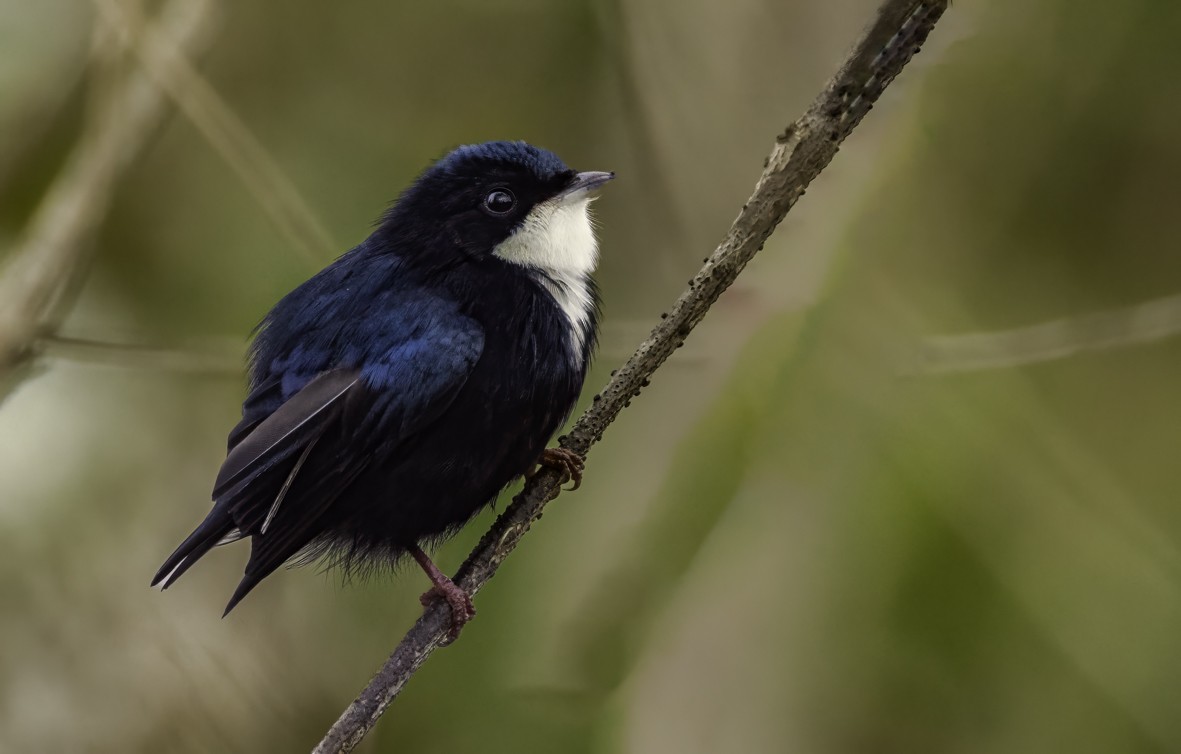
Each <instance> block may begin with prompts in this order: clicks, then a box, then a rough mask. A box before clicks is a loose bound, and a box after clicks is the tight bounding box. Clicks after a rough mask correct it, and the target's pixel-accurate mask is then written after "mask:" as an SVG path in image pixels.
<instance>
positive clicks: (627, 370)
mask: <svg viewBox="0 0 1181 754" xmlns="http://www.w3.org/2000/svg"><path fill="white" fill-rule="evenodd" d="M947 5H948V3H947V0H943V1H942V2H934V1H929V2H923V1H922V0H885V2H883V3H882V5H881V6H880V8H879V9H878V11H877V15H876V17H875V18H874V20H873V22H872V23H871V24H870V25H869V27H868V28H866V30H865V31H864V32H863V33H862V36H861V38H860V39H859V40H858V41H857V43H856V44H855V46H854V48H853V50H852V52H851V53H850V54H849V57H848V58H847V59H846V60H845V62H844V64H843V65H842V66H841V68H840V70H839V71H838V72H837V74H836V75H835V76H834V77H833V78H832V79H831V80H830V81H829V82H828V84H827V85H826V86H825V88H824V91H823V92H821V93H820V95H819V96H818V97H817V98H816V100H815V101H814V102H813V103H812V105H811V107H809V108H808V110H807V112H805V113H804V115H803V116H801V117H800V118H799V120H797V121H795V122H794V123H792V124H791V125H789V126H788V127H787V128H786V129H785V130H784V131H783V133H782V134H780V135H779V137H778V138H777V139H776V141H775V145H774V147H773V148H772V149H771V154H770V155H769V156H768V157H767V162H766V165H765V166H764V170H763V173H762V175H760V176H759V179H758V182H757V183H756V184H755V188H754V193H753V194H751V196H750V198H749V199H747V201H746V204H744V205H743V207H742V210H741V211H740V212H739V214H738V217H737V219H735V220H734V224H733V225H731V226H730V230H729V232H728V233H727V234H726V237H725V238H724V239H723V240H722V242H721V243H720V244H719V245H718V247H717V249H716V250H715V251H714V253H713V254H712V255H710V257H709V258H708V260H707V261H706V263H705V266H704V267H702V268H701V270H700V271H699V272H698V273H697V275H696V276H695V277H694V278H693V280H691V281H690V282H689V288H688V290H686V291H685V292H684V293H682V294H681V296H680V298H678V299H677V301H676V303H674V304H673V306H672V308H671V309H670V310H669V311H668V312H667V314H665V315H663V316H662V318H661V320H660V322H659V324H657V326H656V328H655V329H654V330H653V331H652V334H651V336H649V338H648V339H647V340H645V341H644V342H643V343H641V344H640V347H639V348H637V349H636V352H635V353H634V354H632V356H631V358H629V359H628V360H627V362H626V363H624V365H623V366H622V367H620V368H619V369H618V370H616V371H615V372H614V373H613V376H612V378H611V381H610V382H609V383H608V384H607V386H606V388H604V389H603V391H602V392H601V393H599V395H597V396H595V401H594V404H593V405H592V406H591V407H590V409H588V410H587V412H586V413H585V414H583V415H582V417H581V418H579V419H578V421H577V422H576V423H575V424H574V426H573V427H572V428H571V430H570V432H569V434H568V435H566V436H564V437H562V438H560V444H561V445H562V446H563V447H565V448H569V449H571V450H574V451H576V452H578V453H581V454H586V452H587V451H588V450H589V449H590V447H591V446H592V445H593V444H594V443H596V442H598V440H599V439H601V438H602V435H603V432H604V430H606V428H607V426H608V425H609V424H611V422H612V421H614V420H615V417H616V416H618V415H619V412H620V411H622V410H623V409H624V408H625V407H626V406H627V405H628V403H629V402H630V401H631V399H632V398H633V397H635V396H637V395H639V394H640V390H641V389H642V388H644V387H646V386H647V385H648V380H649V378H651V376H652V374H653V373H654V372H655V371H656V369H657V368H658V367H659V366H660V365H661V364H663V363H664V361H665V359H667V358H668V357H669V355H670V354H672V352H673V351H674V350H676V349H677V348H678V347H679V346H680V345H681V343H683V342H684V340H685V338H686V337H688V335H689V333H690V332H691V331H692V330H693V328H694V327H695V326H696V325H697V323H699V322H700V321H701V320H702V318H704V317H705V315H706V313H707V312H708V311H709V308H710V306H711V305H712V304H713V303H714V301H716V300H717V298H718V296H719V295H721V293H722V291H724V290H726V288H728V287H729V286H730V284H731V283H733V282H734V279H735V278H736V277H738V274H739V273H740V272H741V271H742V269H743V268H744V267H745V266H746V264H747V262H749V261H750V260H751V258H752V257H754V255H755V254H756V253H757V252H758V251H759V249H761V248H762V247H763V244H764V243H765V242H766V240H767V238H768V237H769V236H770V235H771V233H772V232H773V231H774V230H775V228H776V226H778V225H779V223H780V221H782V220H783V218H784V216H785V215H786V214H787V212H788V210H790V209H791V208H792V206H794V205H795V203H796V201H798V200H799V198H800V197H801V196H803V194H804V191H805V190H806V189H807V187H808V185H809V184H811V182H812V180H813V179H814V178H815V177H816V176H817V175H819V173H820V171H822V170H823V169H824V168H825V166H827V165H828V163H829V161H830V160H831V159H832V158H833V155H835V154H836V152H837V148H838V147H839V146H840V144H841V142H842V141H843V140H844V139H845V137H846V136H848V134H849V132H850V131H852V130H853V128H854V127H855V126H856V125H857V124H858V123H859V122H860V121H861V119H862V117H863V116H864V115H865V114H866V113H867V112H868V111H869V110H870V108H871V107H873V103H874V102H875V101H876V100H877V98H878V96H879V95H880V94H881V93H882V90H883V89H885V88H886V86H888V85H889V83H890V82H891V81H893V79H894V77H895V76H897V75H898V73H899V72H900V71H901V70H902V68H903V67H904V66H905V65H906V63H907V62H908V61H909V60H910V58H911V56H912V55H914V53H915V52H917V51H918V49H919V47H920V46H921V45H922V43H923V41H924V40H925V39H926V37H927V34H928V33H929V32H930V31H931V29H932V28H933V27H934V25H935V23H936V21H938V20H939V17H940V16H941V15H942V14H943V12H944V11H945V10H946V9H947ZM559 485H560V478H559V475H558V472H556V471H553V470H545V471H542V472H541V473H539V474H537V475H536V476H534V477H532V478H531V479H530V480H529V482H528V483H527V484H526V485H525V488H524V490H522V492H521V494H520V495H518V496H517V498H516V499H515V500H514V501H513V503H512V504H511V505H510V506H509V507H508V508H507V509H506V510H505V511H504V513H503V514H501V516H500V517H499V518H498V519H497V520H496V523H494V524H493V525H492V528H491V529H490V530H489V531H488V533H487V534H485V535H484V537H483V539H481V540H480V543H479V544H478V545H477V546H476V549H475V550H473V551H472V553H471V555H469V556H468V559H467V561H466V562H465V563H464V564H463V566H462V567H461V568H460V569H459V572H458V574H456V577H455V581H456V583H457V584H459V585H460V586H461V587H463V588H464V589H466V590H467V591H468V592H469V593H470V594H473V595H474V594H476V593H477V592H479V591H480V589H481V588H482V587H483V586H484V584H485V583H487V581H488V580H489V579H490V578H492V576H493V575H494V574H495V573H496V571H497V569H498V568H499V567H500V564H501V563H502V562H503V561H504V559H505V558H506V557H508V555H509V553H511V552H512V551H513V549H514V548H515V547H516V546H517V543H518V542H519V541H520V540H521V537H523V536H524V535H525V532H527V531H528V530H529V527H530V525H531V524H532V523H533V521H535V520H536V519H537V518H538V517H539V516H540V515H541V512H542V509H543V508H544V507H545V505H546V503H548V502H549V501H550V500H552V499H554V498H555V497H556V496H557V495H558V493H559V491H560V488H559ZM450 620H451V617H450V611H449V610H448V609H447V607H446V606H445V605H443V604H442V603H441V602H439V603H436V604H435V605H434V606H433V607H431V608H428V609H427V610H426V611H425V612H424V614H423V616H422V617H421V618H419V620H418V622H417V623H415V624H414V627H413V628H411V629H410V631H409V632H408V633H407V634H406V636H405V637H404V638H403V639H402V641H401V643H400V644H399V645H398V646H397V648H396V649H395V650H394V652H393V654H392V655H390V658H389V660H387V661H386V663H385V665H384V666H383V667H382V668H381V670H379V671H378V673H377V675H376V676H374V677H373V680H372V681H370V683H369V685H368V686H367V687H366V688H365V690H364V691H362V692H361V695H360V696H358V697H357V698H356V700H354V701H353V703H352V704H350V705H349V707H348V709H346V710H345V711H344V713H343V714H342V715H341V716H340V718H339V719H338V720H337V721H336V723H335V724H334V725H333V726H332V728H331V730H329V731H328V733H327V735H326V736H325V737H324V739H323V740H322V741H321V742H320V744H319V745H318V746H317V747H316V749H315V754H336V753H337V752H348V751H351V750H352V749H353V747H355V746H356V745H357V744H358V743H360V741H361V740H362V739H363V738H364V737H365V734H366V733H367V732H368V731H369V729H370V728H372V727H373V725H374V724H375V723H376V722H377V720H378V718H379V717H380V716H381V714H382V713H383V712H384V711H385V710H386V708H387V707H389V705H390V703H391V702H393V700H394V699H395V698H396V697H397V695H398V693H399V692H400V691H401V690H402V688H403V687H404V686H405V685H406V682H407V681H408V680H409V679H410V677H411V676H412V675H413V674H414V673H415V671H417V670H418V668H419V667H420V666H421V665H422V664H423V662H425V661H426V659H427V658H428V657H430V655H431V653H432V652H434V651H435V649H437V648H438V647H439V646H441V645H442V644H443V643H444V641H445V639H446V636H447V629H448V626H449V624H450Z"/></svg>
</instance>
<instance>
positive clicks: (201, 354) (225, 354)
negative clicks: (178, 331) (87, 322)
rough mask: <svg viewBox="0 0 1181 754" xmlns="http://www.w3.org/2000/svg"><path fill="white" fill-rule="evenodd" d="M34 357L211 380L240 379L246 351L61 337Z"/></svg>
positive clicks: (40, 344) (48, 340)
mask: <svg viewBox="0 0 1181 754" xmlns="http://www.w3.org/2000/svg"><path fill="white" fill-rule="evenodd" d="M36 348H37V357H38V358H41V359H50V360H59V361H71V362H76V363H80V364H95V365H99V366H111V367H117V368H120V369H147V370H153V371H160V372H178V373H182V374H196V375H206V376H213V377H238V378H240V377H242V375H243V374H244V373H245V371H246V354H245V348H243V347H242V346H241V345H240V344H235V345H230V344H229V343H226V344H224V345H222V344H213V343H211V344H208V345H205V344H202V345H193V346H186V347H180V348H175V347H174V348H170V347H166V346H156V345H146V344H142V343H114V342H111V341H105V340H90V339H88V338H75V337H69V336H64V335H47V336H45V337H43V338H40V339H38V341H37V346H36Z"/></svg>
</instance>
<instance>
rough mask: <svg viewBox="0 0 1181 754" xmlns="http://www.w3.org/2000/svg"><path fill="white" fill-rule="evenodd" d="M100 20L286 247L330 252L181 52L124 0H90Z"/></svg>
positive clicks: (271, 165) (296, 198) (290, 187)
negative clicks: (255, 203) (242, 187)
mask: <svg viewBox="0 0 1181 754" xmlns="http://www.w3.org/2000/svg"><path fill="white" fill-rule="evenodd" d="M93 3H94V6H95V8H96V10H98V12H99V14H100V16H101V17H102V18H103V20H104V21H106V22H107V23H108V24H109V25H110V26H111V27H112V28H113V29H115V30H116V31H117V32H118V33H119V41H120V43H121V44H123V45H124V46H125V47H127V49H128V50H129V51H130V52H131V53H132V54H133V55H135V56H136V57H137V58H138V59H139V61H140V63H141V64H142V65H143V68H144V71H145V72H146V73H147V74H148V76H149V77H151V79H152V80H153V81H155V82H156V85H157V86H159V87H160V88H161V89H162V90H164V91H165V92H166V93H167V94H168V96H169V97H171V98H172V99H173V101H175V103H176V106H177V107H178V108H179V109H180V111H181V112H182V113H184V114H185V116H186V117H187V118H188V119H189V120H190V121H191V122H192V123H193V125H194V127H196V129H197V130H198V131H199V132H200V133H201V135H202V136H204V137H205V139H206V141H208V142H209V144H210V146H212V147H213V148H214V150H215V151H216V152H217V153H218V154H220V155H221V157H222V159H224V160H225V162H226V164H227V165H228V166H229V167H230V169H232V170H233V171H234V172H235V173H237V174H238V178H239V179H240V180H241V181H242V183H243V184H244V185H245V186H246V189H247V190H248V191H249V192H250V193H251V195H253V196H254V198H255V200H256V201H258V203H259V206H261V207H262V209H263V211H264V212H265V213H266V214H267V216H268V217H269V218H270V219H271V221H272V222H273V223H274V224H275V227H276V228H277V229H278V230H279V231H280V232H281V233H283V235H284V236H285V237H286V238H287V240H288V242H289V243H290V244H291V245H292V246H293V247H294V248H295V249H296V250H298V251H299V252H300V254H302V255H303V257H304V258H305V259H306V260H307V261H309V262H311V263H312V264H317V262H318V260H322V259H325V258H327V257H328V256H329V255H330V254H332V253H335V249H336V244H335V243H333V241H332V238H331V236H330V235H329V233H328V231H327V230H326V229H325V228H324V225H323V224H322V223H320V221H319V220H318V219H317V218H316V213H314V212H312V209H311V207H309V206H308V204H307V202H305V201H304V199H303V197H302V196H301V195H300V193H299V191H298V190H297V189H296V188H295V184H293V183H292V182H291V179H290V178H288V177H287V175H286V174H285V173H284V172H283V169H282V168H280V167H279V164H278V163H276V162H275V160H274V158H272V157H271V155H270V153H269V152H267V150H266V148H264V147H263V145H262V144H261V143H260V142H259V140H258V138H257V137H255V135H254V134H253V133H252V132H251V131H250V129H249V128H248V127H247V126H246V124H245V123H243V122H242V120H241V119H240V118H239V117H238V116H237V114H236V113H235V112H234V110H233V109H232V108H231V107H230V106H229V104H227V103H226V101H225V100H224V99H222V97H221V95H219V94H218V93H217V90H216V89H214V88H213V86H212V85H211V84H210V83H209V81H208V80H206V79H205V77H203V76H202V75H201V73H200V72H199V71H198V70H197V69H196V67H195V66H194V65H193V63H192V60H190V58H189V57H188V56H187V55H186V54H185V51H184V50H183V49H181V48H179V47H177V46H176V45H174V44H171V43H170V42H169V40H168V39H167V37H165V36H164V35H162V34H161V32H160V30H159V29H158V28H157V27H156V25H155V24H153V23H151V22H150V21H148V20H147V19H145V18H143V17H141V16H140V15H139V14H138V12H137V10H136V8H135V5H134V4H133V3H128V2H126V1H125V0H93Z"/></svg>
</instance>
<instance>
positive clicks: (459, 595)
mask: <svg viewBox="0 0 1181 754" xmlns="http://www.w3.org/2000/svg"><path fill="white" fill-rule="evenodd" d="M444 578H446V577H444ZM437 600H446V602H447V604H448V606H450V607H451V628H450V629H449V630H448V631H447V640H446V641H445V642H443V644H444V645H447V644H450V643H451V642H453V641H455V640H456V639H458V638H459V632H460V631H462V630H463V627H464V626H465V625H467V622H468V621H470V620H471V619H472V618H474V617H476V606H475V605H473V604H472V598H471V596H470V595H468V593H467V592H465V591H463V590H462V589H460V588H459V587H457V586H456V585H455V582H454V581H452V580H451V579H447V580H446V581H445V582H443V583H442V584H435V585H434V586H432V587H431V588H430V589H428V590H426V591H425V592H423V593H422V596H421V597H419V598H418V601H419V602H421V603H422V606H423V607H430V606H431V605H432V604H434V603H435V602H436V601H437Z"/></svg>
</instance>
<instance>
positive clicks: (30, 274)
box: [0, 0, 214, 400]
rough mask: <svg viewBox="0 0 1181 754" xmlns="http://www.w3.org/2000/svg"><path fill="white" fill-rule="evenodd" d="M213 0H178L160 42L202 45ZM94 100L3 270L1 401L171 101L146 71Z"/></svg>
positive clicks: (81, 270)
mask: <svg viewBox="0 0 1181 754" xmlns="http://www.w3.org/2000/svg"><path fill="white" fill-rule="evenodd" d="M212 10H213V6H212V4H211V3H210V2H209V1H208V0H172V2H170V3H168V5H166V6H165V7H164V9H163V10H162V11H161V13H160V18H161V28H162V31H161V32H160V34H161V36H162V37H164V38H166V39H168V40H169V42H168V43H169V44H172V45H176V46H177V47H178V48H179V47H183V48H187V49H189V50H190V51H195V50H196V49H197V48H198V47H201V46H203V44H204V42H205V41H206V39H207V37H208V34H207V32H208V31H209V30H210V28H211V22H212V20H213V17H214V16H213V13H212ZM105 94H106V96H103V97H96V98H95V99H94V100H93V101H92V105H91V110H90V112H89V114H88V117H87V124H86V126H85V130H84V131H83V133H82V135H81V137H79V140H78V143H77V144H76V145H75V147H74V149H73V152H72V153H71V154H70V156H69V158H68V159H67V161H66V163H65V166H64V167H63V168H62V169H61V171H60V173H59V174H58V176H57V178H56V179H55V180H54V182H53V184H52V185H51V186H50V188H49V189H48V190H47V191H46V193H45V196H44V197H43V198H42V200H41V203H40V205H38V207H37V209H36V211H35V212H34V214H33V216H32V218H31V220H30V221H29V224H28V226H27V227H26V228H25V230H24V234H23V237H22V238H21V240H20V241H18V243H17V245H16V247H15V248H14V249H13V251H12V252H11V254H10V255H9V257H8V260H7V263H6V264H5V266H4V268H3V270H2V271H0V400H2V399H3V398H4V396H5V395H6V394H7V390H9V389H11V387H12V385H13V382H14V380H12V379H8V378H9V377H10V376H11V374H10V373H11V372H12V371H13V370H15V369H16V368H17V367H19V366H21V365H23V364H25V363H27V362H28V360H29V358H30V356H31V355H32V349H33V344H34V341H35V340H36V339H37V337H38V336H39V335H41V334H43V331H44V330H45V329H46V328H47V327H49V328H50V329H52V326H53V325H54V324H55V323H54V322H51V321H50V320H51V319H52V320H58V319H60V312H62V311H64V309H65V307H66V305H68V303H69V302H68V301H66V300H64V299H68V298H69V294H70V293H71V292H72V291H75V290H76V289H77V288H78V283H79V281H80V280H81V278H82V277H84V275H85V273H86V270H87V267H88V262H89V260H90V257H91V254H92V251H93V244H92V243H90V238H91V236H92V235H93V234H94V232H95V230H96V229H97V228H98V226H99V224H100V223H101V222H102V220H103V218H104V217H105V216H106V213H107V210H108V208H109V207H110V200H111V196H112V193H113V187H114V185H115V184H116V183H118V181H119V180H120V179H121V178H122V177H123V176H124V175H125V174H126V172H127V170H128V168H130V167H131V165H132V164H133V163H134V162H135V160H136V158H137V157H138V156H139V155H140V153H141V152H142V151H143V149H144V147H145V146H146V145H147V143H148V141H149V139H150V137H151V135H152V133H153V132H154V131H155V129H156V127H157V126H158V125H159V124H160V122H161V120H162V119H163V117H164V114H165V112H166V111H167V102H166V100H165V98H164V96H163V94H162V93H161V91H160V90H159V88H158V87H156V85H155V84H153V83H152V81H151V80H150V79H149V78H148V77H147V76H146V75H145V74H144V73H143V72H141V71H138V70H129V71H127V72H126V73H124V74H123V75H122V76H121V77H120V78H119V79H118V80H117V81H116V82H115V83H114V85H113V86H111V88H110V90H109V91H108V92H106V93H105Z"/></svg>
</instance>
